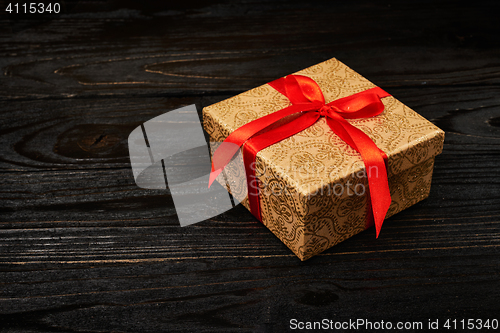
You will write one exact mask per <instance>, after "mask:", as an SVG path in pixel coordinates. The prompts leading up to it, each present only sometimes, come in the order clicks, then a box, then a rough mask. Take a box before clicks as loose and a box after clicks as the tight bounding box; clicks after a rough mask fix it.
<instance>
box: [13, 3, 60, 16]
mask: <svg viewBox="0 0 500 333" xmlns="http://www.w3.org/2000/svg"><path fill="white" fill-rule="evenodd" d="M5 11H6V12H9V13H10V14H36V13H38V14H43V13H55V14H58V13H59V12H60V11H61V5H60V4H59V3H58V2H56V3H48V4H44V3H42V2H38V3H36V2H29V3H28V2H26V3H9V4H8V5H7V8H6V9H5Z"/></svg>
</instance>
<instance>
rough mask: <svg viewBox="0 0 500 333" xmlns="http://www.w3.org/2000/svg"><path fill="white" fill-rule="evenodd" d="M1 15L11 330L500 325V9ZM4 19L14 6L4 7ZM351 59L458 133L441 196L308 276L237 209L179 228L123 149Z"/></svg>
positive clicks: (205, 9)
mask: <svg viewBox="0 0 500 333" xmlns="http://www.w3.org/2000/svg"><path fill="white" fill-rule="evenodd" d="M63 4H64V8H65V11H64V12H63V13H62V14H61V15H58V16H54V15H52V16H39V17H36V18H35V17H29V16H26V15H19V16H12V15H11V16H9V15H7V14H3V16H2V17H0V28H1V29H0V40H1V44H0V45H1V46H0V54H1V57H0V67H1V70H2V73H3V75H2V76H1V77H0V85H1V88H2V89H0V100H1V109H0V174H1V176H0V234H1V237H0V331H1V332H194V331H197V332H198V331H199V332H283V331H287V329H288V326H289V320H290V319H291V318H296V319H298V320H303V321H313V320H321V319H323V318H328V319H332V320H338V321H345V320H349V319H353V320H354V319H357V318H364V319H368V320H372V321H380V320H384V321H393V322H394V323H395V322H397V321H423V323H424V325H426V323H427V320H428V319H438V318H439V319H440V321H441V322H443V321H444V320H445V319H447V318H451V319H458V320H460V319H463V318H465V319H467V318H483V319H488V318H490V319H493V318H497V319H500V318H498V313H500V311H499V310H500V306H499V305H498V299H499V297H500V292H499V290H500V288H499V287H500V259H499V249H500V94H499V91H500V90H499V89H500V38H499V36H500V26H499V25H498V20H497V17H498V13H499V10H498V9H499V7H498V5H497V4H496V3H495V2H493V1H491V2H474V3H473V4H467V5H463V4H457V3H456V2H452V1H439V2H435V1H433V2H431V1H429V2H425V1H424V2H415V3H408V2H407V3H405V4H395V3H390V2H382V3H374V2H369V1H356V2H352V3H349V4H343V5H342V4H329V3H327V2H325V3H314V4H311V3H304V2H288V1H286V2H285V1H283V2H281V1H274V2H255V1H250V2H239V3H236V4H235V3H230V2H223V1H220V2H215V1H214V2H209V3H201V2H198V1H184V2H182V3H177V4H174V5H172V4H168V5H167V4H153V3H147V4H145V3H144V4H139V3H135V2H120V3H119V4H118V2H114V1H66V2H64V3H63ZM2 10H3V9H2ZM331 57H337V58H338V59H339V60H341V61H342V62H344V63H346V64H347V65H349V66H350V67H352V68H354V69H355V70H356V71H358V72H359V73H361V74H362V75H364V76H365V77H367V78H368V79H369V80H371V81H372V82H374V83H376V84H377V85H379V86H382V87H383V88H384V89H386V90H387V91H388V92H390V93H391V94H393V95H394V96H395V97H396V98H398V99H400V100H401V101H402V102H403V103H405V104H407V105H408V106H410V107H411V108H413V109H414V110H416V111H417V112H418V113H420V114H421V115H423V116H424V117H426V118H427V119H429V120H430V121H432V122H433V123H435V124H436V125H437V126H439V127H440V128H442V129H443V130H445V131H446V140H445V146H444V151H443V153H442V154H441V155H439V156H438V157H437V159H436V164H435V171H434V177H433V185H432V189H431V194H430V197H429V198H428V199H427V200H425V201H423V202H421V203H419V204H417V205H415V206H414V207H411V208H410V209H408V210H406V211H404V212H401V213H399V214H397V215H395V216H393V217H392V218H390V219H389V220H387V221H386V222H385V223H384V228H383V231H382V233H381V236H380V237H379V238H378V239H375V231H374V230H373V229H370V230H368V231H365V232H363V233H361V234H359V235H357V236H355V237H353V238H351V239H348V240H347V241H345V242H343V243H341V244H339V245H337V246H335V247H334V248H332V249H330V250H328V251H326V252H324V253H323V254H320V255H318V256H317V257H314V258H312V259H309V260H308V261H305V262H300V261H299V260H298V259H297V258H296V257H295V256H294V255H293V254H292V253H291V252H290V251H289V250H288V249H287V248H286V246H285V245H283V244H282V243H281V242H280V241H279V240H278V239H277V238H276V237H275V236H274V235H273V234H271V233H270V232H269V231H268V230H267V229H266V228H265V227H263V226H262V225H261V224H259V223H258V222H257V221H256V220H255V219H254V218H253V217H252V215H251V214H250V213H249V212H248V211H247V210H246V209H244V208H243V207H242V206H241V205H240V206H238V207H237V208H235V209H233V210H231V211H228V212H226V213H224V214H221V215H219V216H217V217H215V218H212V219H210V220H208V221H205V222H203V223H199V224H196V225H193V226H190V227H185V228H181V227H179V226H178V221H177V218H176V214H175V210H174V206H173V202H172V199H171V197H170V195H169V192H168V190H167V191H161V190H144V189H140V188H138V187H137V186H136V185H135V183H134V179H133V176H132V172H131V169H130V163H129V160H128V148H127V137H128V135H129V133H130V131H132V130H133V129H134V128H135V127H137V126H139V125H140V124H141V123H143V122H145V121H147V120H149V119H151V118H153V117H155V116H157V115H160V114H163V113H164V112H166V111H168V110H172V109H175V108H178V107H181V106H184V105H189V104H193V103H197V104H198V105H200V106H206V105H210V104H212V103H214V102H217V101H220V100H222V99H225V98H227V97H229V96H232V95H234V94H237V93H240V92H242V91H245V90H247V89H250V88H253V87H255V86H257V85H260V84H263V83H265V82H268V81H270V80H272V79H275V78H277V77H279V76H282V75H286V74H289V73H291V72H295V71H297V70H299V69H302V68H305V67H308V66H310V65H312V64H314V63H317V62H320V61H323V60H325V59H328V58H331Z"/></svg>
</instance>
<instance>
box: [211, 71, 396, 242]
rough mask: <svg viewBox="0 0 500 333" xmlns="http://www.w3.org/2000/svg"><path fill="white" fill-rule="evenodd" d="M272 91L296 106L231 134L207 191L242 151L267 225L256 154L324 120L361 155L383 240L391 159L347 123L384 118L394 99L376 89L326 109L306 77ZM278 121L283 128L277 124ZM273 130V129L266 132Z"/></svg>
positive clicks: (284, 81) (254, 201)
mask: <svg viewBox="0 0 500 333" xmlns="http://www.w3.org/2000/svg"><path fill="white" fill-rule="evenodd" d="M269 85H270V86H271V87H273V88H274V89H276V90H277V91H278V92H280V93H281V94H283V95H285V96H286V97H287V98H288V99H289V100H290V102H291V103H292V105H290V106H288V107H286V108H284V109H281V110H279V111H276V112H274V113H271V114H269V115H267V116H264V117H262V118H259V119H256V120H254V121H251V122H249V123H247V124H246V125H244V126H242V127H240V128H238V129H237V130H236V131H234V132H233V133H231V134H230V135H229V136H228V137H227V138H226V140H224V142H229V143H232V145H224V144H222V146H221V147H219V149H217V150H216V151H215V153H214V155H213V157H212V172H211V174H210V180H209V185H208V186H209V187H210V185H211V184H212V183H213V181H214V180H215V178H217V176H218V175H219V174H220V173H221V172H222V170H223V169H224V167H225V166H226V165H227V164H228V163H229V162H230V160H231V158H232V157H233V156H234V154H235V153H236V152H237V151H238V149H239V148H240V147H241V146H243V161H244V165H245V171H246V177H247V188H248V201H249V206H250V211H251V212H252V214H253V215H254V216H255V217H257V218H258V219H259V220H260V221H262V217H261V211H260V201H259V187H258V186H256V185H257V184H258V179H257V177H256V176H255V167H252V166H254V165H255V163H254V162H255V157H256V155H257V153H258V152H259V151H260V150H262V149H264V148H267V147H269V146H271V145H273V144H275V143H277V142H279V141H281V140H284V139H286V138H288V137H290V136H292V135H294V134H296V133H298V132H300V131H303V130H305V129H306V128H308V127H310V126H311V125H313V124H314V123H315V122H316V121H318V119H319V118H320V117H325V118H326V122H327V124H328V126H329V127H330V128H331V129H332V131H333V132H334V133H335V134H337V135H338V136H339V137H340V138H341V139H342V140H343V141H345V142H346V143H347V144H348V145H349V146H350V147H351V148H353V149H354V150H356V151H357V152H358V153H360V154H361V158H362V159H363V162H364V164H365V169H366V174H367V177H368V186H369V190H370V191H369V192H370V201H369V204H370V202H371V210H370V211H371V212H372V214H373V220H374V222H375V228H376V231H377V237H378V235H379V233H380V229H381V228H382V223H383V222H384V218H385V216H386V214H387V210H388V209H389V206H390V205H391V193H390V191H389V184H388V180H387V168H386V162H387V155H386V154H385V153H384V152H383V151H382V150H380V149H379V148H378V147H377V146H376V145H375V143H374V142H373V141H372V140H371V139H370V137H369V136H368V135H366V134H365V133H364V132H363V131H361V130H360V129H358V128H356V127H354V126H353V125H351V124H350V123H349V122H348V121H346V119H356V118H367V117H373V116H376V115H378V114H380V113H382V112H383V111H384V104H383V103H382V101H381V98H384V97H387V96H390V95H389V94H388V93H387V92H385V91H384V90H382V89H380V88H378V87H376V88H372V89H368V90H365V91H362V92H360V93H357V94H354V95H351V96H348V97H344V98H340V99H337V100H335V101H333V102H330V103H328V104H325V98H324V96H323V93H322V92H321V89H320V87H319V86H318V84H317V83H316V82H315V81H314V80H313V79H311V78H308V77H306V76H302V75H288V76H287V77H284V78H280V79H278V80H275V81H272V82H270V83H269ZM297 113H300V115H299V116H298V117H295V118H293V119H292V120H290V119H288V121H287V119H284V118H285V117H287V116H290V115H292V114H297ZM288 118H292V117H288ZM278 121H281V122H280V123H277V122H278ZM271 125H274V126H271ZM268 128H271V129H269V130H267V131H266V129H268ZM373 168H375V170H376V171H377V172H376V173H375V175H374V174H373V173H372V172H370V171H371V170H372V169H373ZM370 215H371V214H368V216H367V220H371V216H370ZM369 222H370V221H368V223H369Z"/></svg>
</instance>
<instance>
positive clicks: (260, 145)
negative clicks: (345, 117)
mask: <svg viewBox="0 0 500 333" xmlns="http://www.w3.org/2000/svg"><path fill="white" fill-rule="evenodd" d="M318 119H319V115H318V114H317V113H305V114H303V115H301V116H300V117H298V118H296V119H294V120H292V121H291V122H289V123H287V124H284V125H282V126H280V127H277V128H274V129H272V130H270V131H269V132H266V133H264V134H261V135H257V136H255V137H253V138H252V139H250V140H248V141H247V142H246V143H245V145H244V146H243V160H244V164H245V172H246V177H247V190H248V205H249V206H250V212H251V213H252V214H253V215H254V216H255V217H256V218H257V219H258V220H259V221H262V217H261V211H260V201H259V198H260V195H259V186H258V179H257V177H256V176H255V167H253V168H252V167H250V166H251V165H252V164H253V163H254V162H255V159H256V156H257V153H258V152H259V151H261V150H262V149H265V148H267V147H269V146H271V145H273V144H275V143H277V142H279V141H282V140H284V139H286V138H288V137H290V136H292V135H294V134H296V133H299V132H301V131H303V130H305V129H306V128H308V127H310V126H311V125H313V124H314V123H315V122H316V121H317V120H318Z"/></svg>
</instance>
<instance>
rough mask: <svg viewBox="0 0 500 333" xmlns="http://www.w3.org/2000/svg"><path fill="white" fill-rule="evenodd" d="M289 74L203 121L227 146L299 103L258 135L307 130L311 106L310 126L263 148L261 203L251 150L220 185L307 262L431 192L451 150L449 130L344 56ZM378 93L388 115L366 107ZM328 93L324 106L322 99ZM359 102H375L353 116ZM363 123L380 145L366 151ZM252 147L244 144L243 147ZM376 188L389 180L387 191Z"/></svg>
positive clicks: (222, 105) (213, 110)
mask: <svg viewBox="0 0 500 333" xmlns="http://www.w3.org/2000/svg"><path fill="white" fill-rule="evenodd" d="M291 78H294V79H293V80H292V79H291ZM295 78H296V79H295ZM311 79H312V80H311ZM280 80H281V81H273V82H272V83H269V84H265V85H262V86H260V87H257V88H254V89H251V90H249V91H246V92H244V93H242V94H240V95H237V96H234V97H231V98H229V99H226V100H224V101H221V102H219V103H216V104H213V105H210V106H208V107H205V108H204V109H203V124H204V128H205V130H206V131H207V133H208V134H209V136H210V141H212V142H223V141H224V140H226V139H227V138H228V136H229V135H230V134H231V133H234V132H235V131H237V130H239V131H240V132H241V131H242V130H241V129H242V128H243V129H244V128H245V127H244V126H245V125H247V124H250V123H252V124H256V123H257V122H256V120H258V119H266V118H265V117H266V116H268V115H271V114H276V115H277V114H278V112H283V111H280V110H284V109H286V110H289V109H290V110H291V109H293V108H292V107H291V106H292V105H294V104H297V105H295V106H297V107H301V108H302V109H304V110H301V111H300V112H295V113H294V114H292V115H289V116H286V117H284V118H283V119H281V120H280V121H277V122H275V123H274V124H273V125H270V126H268V127H265V128H264V129H263V130H261V131H259V132H258V133H257V135H260V134H263V135H266V132H268V133H269V135H270V136H273V135H274V136H276V135H279V134H280V133H281V132H280V130H279V128H280V126H288V127H290V126H292V125H290V124H291V123H292V122H294V121H295V124H294V125H293V126H296V127H297V126H298V127H300V126H303V124H304V122H305V121H306V120H297V119H298V117H299V116H303V115H305V113H307V112H309V114H310V115H311V116H308V117H309V118H307V121H310V122H311V125H309V126H307V127H305V128H304V129H302V130H300V131H298V132H297V133H296V134H293V135H291V136H289V137H286V138H284V139H281V140H279V138H278V140H279V141H277V142H275V143H273V144H271V145H269V146H267V147H265V148H263V149H261V150H259V151H258V152H256V155H255V156H254V158H255V164H254V165H253V167H254V171H253V173H254V174H253V177H256V178H255V179H258V182H257V183H256V184H257V187H258V194H257V197H256V199H251V200H249V198H252V197H249V196H248V191H249V186H250V184H251V183H250V182H248V179H250V178H251V177H250V174H249V172H250V171H249V170H250V167H249V163H250V162H251V161H250V160H246V159H245V158H246V157H245V156H246V155H245V154H243V155H241V156H243V157H240V160H241V161H240V162H241V163H235V157H233V159H232V160H231V162H229V163H227V165H225V167H224V168H223V170H222V169H221V170H222V171H223V172H221V173H219V174H217V175H216V176H217V181H218V182H220V183H221V184H223V185H224V186H226V187H227V188H228V191H230V193H232V194H233V195H234V196H235V197H239V198H240V200H239V201H241V203H242V204H243V205H244V206H245V207H246V208H247V209H249V210H251V211H252V213H254V215H256V217H257V218H258V219H259V220H260V221H261V222H262V223H263V224H264V225H265V226H266V227H267V228H268V229H269V230H270V231H271V232H273V233H274V234H275V235H276V236H277V237H278V238H279V239H280V240H281V241H282V242H283V243H284V244H286V245H287V246H288V247H289V248H290V249H291V250H292V251H293V252H294V253H295V254H296V255H297V256H298V257H299V258H300V259H301V260H306V259H308V258H310V257H312V256H314V255H316V254H318V253H320V252H323V251H324V250H326V249H328V248H330V247H332V246H334V245H336V244H338V243H340V242H342V241H343V240H345V239H347V238H349V237H351V236H353V235H355V234H357V233H359V232H361V231H363V230H365V229H367V228H369V227H370V226H372V225H373V224H374V218H375V220H377V216H379V217H378V219H379V220H380V216H382V219H381V220H383V217H384V216H385V218H386V219H387V218H389V217H390V216H392V215H394V214H396V213H398V212H400V211H402V210H403V209H406V208H408V207H410V206H412V205H414V204H416V203H417V202H419V201H421V200H423V199H425V198H426V197H427V196H428V195H429V191H430V185H431V178H432V171H433V167H434V158H435V156H436V155H438V154H439V153H441V151H442V148H443V141H444V132H443V131H442V130H440V129H439V128H438V127H436V126H435V125H433V124H432V123H430V122H429V121H427V120H426V119H425V118H423V117H422V116H420V115H419V114H417V113H416V112H414V111H413V110H412V109H410V108H409V107H408V106H406V105H404V104H403V103H401V102H400V101H398V100H397V99H396V98H395V97H393V96H390V95H389V94H387V93H385V92H384V91H383V90H381V89H380V88H377V87H376V86H375V85H374V84H373V83H371V82H370V81H368V80H367V79H365V78H364V77H362V76H361V75H359V74H358V73H356V72H355V71H353V70H352V69H350V68H349V67H347V66H346V65H344V64H343V63H341V62H340V61H338V60H336V59H330V60H327V61H325V62H322V63H319V64H317V65H314V66H312V67H309V68H306V69H304V70H301V71H299V72H297V73H294V74H293V75H291V76H288V77H286V78H283V79H280ZM290 82H291V83H290ZM288 83H290V84H289V85H288V86H287V85H286V84H288ZM314 85H317V87H316V88H317V89H320V90H321V93H322V95H323V97H321V96H320V95H321V93H318V92H317V93H316V94H317V96H319V97H314V98H316V100H315V99H314V98H309V97H308V96H309V95H308V94H312V93H310V91H309V90H308V89H310V88H311V87H312V88H311V89H313V90H314V89H316V88H315V86H314ZM297 87H298V88H297ZM295 88H297V89H299V90H300V89H302V91H301V92H300V93H299V95H300V98H303V99H304V96H305V98H306V99H305V100H304V101H301V100H300V98H299V97H292V96H293V95H292V93H294V89H295ZM318 94H319V95H318ZM373 96H378V98H379V101H378V103H379V104H380V102H381V103H382V104H380V105H381V106H382V109H381V110H379V111H378V112H379V114H377V115H374V116H373V115H372V114H373V113H372V114H370V112H368V111H367V110H369V109H370V108H371V109H370V110H372V109H373V108H374V107H376V106H374V105H375V104H373V105H371V104H370V103H372V102H371V98H372V97H373ZM294 98H295V100H294ZM307 98H309V99H310V100H307ZM321 98H324V104H322V103H323V102H322V101H318V100H320V99H321ZM337 101H338V103H336V102H337ZM360 101H361V104H363V101H364V103H365V104H363V105H364V106H366V105H368V106H367V107H365V109H360V111H357V116H356V117H350V115H351V113H349V112H351V111H350V110H349V109H350V107H351V106H352V107H353V109H356V107H357V108H358V109H359V108H360V107H359V105H358V104H359V103H360ZM306 102H307V103H309V104H307V103H306ZM329 103H330V104H329ZM332 103H333V104H332ZM335 103H336V104H335ZM374 103H375V102H374ZM311 105H312V107H311ZM325 105H326V106H325ZM363 105H361V108H362V107H364V106H363ZM287 108H288V109H287ZM342 108H343V109H342ZM304 111H307V112H304ZM334 113H335V114H334ZM328 115H330V116H329V117H328ZM338 115H342V117H343V119H345V120H342V119H339V116H338ZM313 116H316V117H317V119H316V118H314V119H316V120H314V119H312V118H311V117H313ZM267 118H269V117H267ZM310 118H311V119H312V120H311V119H310ZM303 119H306V118H305V117H304V118H303ZM346 122H347V123H348V124H346ZM286 124H289V125H286ZM336 124H337V125H336ZM338 124H344V127H345V128H346V129H347V130H348V132H349V131H351V132H349V133H351V137H352V139H353V140H354V142H352V140H351V139H349V135H348V134H346V133H344V132H345V130H344V129H342V128H338V129H337V128H336V127H335V126H338ZM306 125H307V124H306ZM250 126H252V125H250ZM293 126H292V127H293ZM247 127H248V126H247ZM348 127H349V128H348ZM352 127H354V128H355V129H354V130H353V129H352ZM282 128H284V127H282ZM299 129H300V128H299ZM332 129H334V130H336V131H334V130H332ZM356 129H357V130H361V131H362V132H363V133H364V135H365V136H367V137H368V138H369V139H371V142H373V143H374V144H375V145H376V148H373V145H372V146H370V144H368V143H367V146H370V147H368V148H363V149H365V150H364V151H363V149H361V147H360V143H359V142H360V141H357V140H358V138H356V137H355V135H356V132H355V131H357V130H356ZM353 131H354V132H353ZM276 133H278V134H276ZM352 133H354V134H352ZM360 135H361V134H360ZM361 136H362V135H361ZM243 141H244V140H243ZM254 141H256V140H254ZM257 141H258V140H257ZM260 141H262V140H260ZM365 141H366V140H365ZM356 143H357V146H356ZM353 147H354V148H358V149H354V148H353ZM244 148H245V147H244V145H243V146H242V147H241V148H240V149H241V151H242V152H243V149H244ZM377 149H378V150H379V151H378V152H377V151H376V150H377ZM367 151H368V153H367ZM360 152H361V153H360ZM375 153H376V154H375ZM254 154H255V152H254ZM363 154H364V155H363ZM378 154H380V156H381V157H382V158H383V161H384V162H383V163H382V164H381V163H380V161H381V159H380V158H379V157H378ZM373 155H377V157H376V159H377V161H378V162H371V161H368V160H370V158H371V157H370V156H373ZM370 163H375V164H376V163H378V164H377V165H378V167H377V168H373V169H372V166H373V165H372V164H370ZM375 164H374V165H375ZM242 165H243V166H242ZM382 169H383V170H382ZM382 171H383V172H384V173H385V174H386V176H387V178H386V180H385V182H386V183H387V184H388V190H386V191H385V192H387V193H386V194H384V193H382V192H384V190H383V188H384V186H382V185H383V181H381V180H380V179H382V178H383V176H384V175H379V173H381V172H382ZM370 173H377V174H376V175H370ZM249 177H250V178H249ZM370 177H372V178H371V179H372V180H370ZM384 177H385V176H384ZM371 181H372V182H373V183H372V182H371ZM377 181H378V182H379V183H377ZM377 184H382V185H380V188H379V185H377ZM245 185H247V186H245ZM389 191H390V198H389V199H388V201H387V197H388V194H389ZM379 196H380V197H384V196H385V197H386V198H385V199H383V198H382V199H381V198H379ZM252 200H254V201H252ZM383 200H385V202H386V204H385V206H386V207H385V208H384V209H382V210H381V208H377V207H381V206H383V204H381V203H380V202H382V201H383ZM251 202H253V203H252V204H250V203H251ZM256 203H257V204H256ZM389 203H390V206H389ZM387 207H388V208H387ZM381 212H382V213H381ZM381 214H382V215H381ZM380 223H381V222H380ZM377 227H379V225H378V224H377ZM378 230H379V229H377V231H378ZM377 234H378V233H377Z"/></svg>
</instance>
